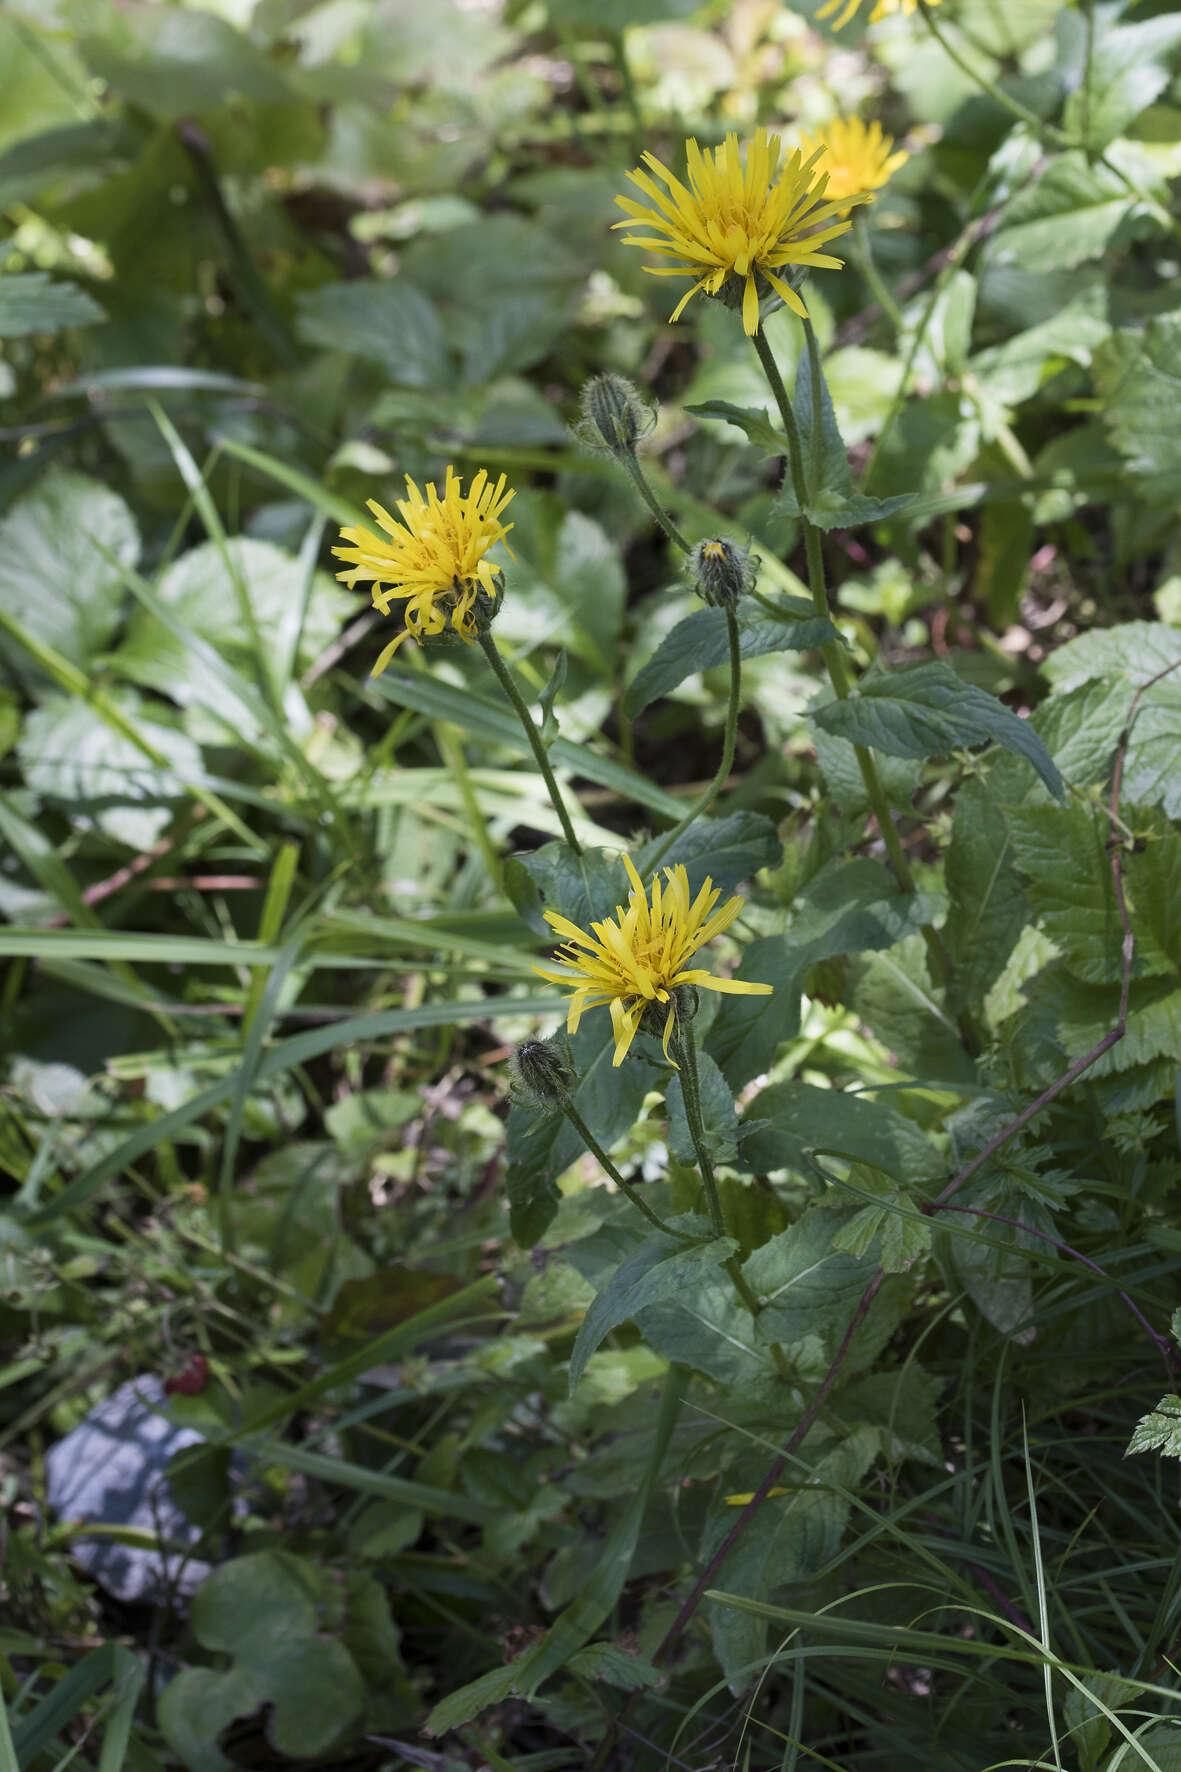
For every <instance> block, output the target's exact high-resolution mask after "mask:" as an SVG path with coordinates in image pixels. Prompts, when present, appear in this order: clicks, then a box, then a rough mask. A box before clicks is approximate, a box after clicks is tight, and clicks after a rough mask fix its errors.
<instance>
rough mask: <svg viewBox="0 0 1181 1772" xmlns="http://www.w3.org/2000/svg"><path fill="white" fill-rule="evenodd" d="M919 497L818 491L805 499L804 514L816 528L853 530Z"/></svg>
mask: <svg viewBox="0 0 1181 1772" xmlns="http://www.w3.org/2000/svg"><path fill="white" fill-rule="evenodd" d="M917 497H918V494H917V493H915V492H898V493H895V494H894V496H893V497H892V498H869V497H867V496H866V494H865V493H862V492H848V493H842V492H839V491H833V492H821V493H818V494H817V495H816V497H815V498H810V499H809V500H808V504H807V509H806V512H805V515H806V516H807V517H808V519H809V520H810V521H811V522H813V523H815V525H816V527H817V529H856V528H858V527H859V526H860V525H861V524H862V523H878V522H880V521H881V520H882V518H883V517H892V516H893V515H894V513H895V511H904V510H905V509H906V507H907V505H911V504H913V503H914V501H915V499H916V498H917Z"/></svg>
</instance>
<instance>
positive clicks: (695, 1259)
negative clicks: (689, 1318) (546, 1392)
mask: <svg viewBox="0 0 1181 1772" xmlns="http://www.w3.org/2000/svg"><path fill="white" fill-rule="evenodd" d="M737 1248H738V1245H737V1243H736V1242H735V1241H734V1239H733V1238H732V1237H715V1238H714V1239H713V1241H712V1242H709V1243H699V1244H697V1245H696V1246H695V1247H692V1248H689V1249H686V1247H685V1245H684V1243H681V1242H677V1241H676V1240H675V1239H674V1238H672V1237H664V1236H659V1235H656V1236H652V1237H649V1238H647V1239H646V1241H645V1242H643V1243H642V1244H641V1245H640V1247H639V1248H638V1249H637V1250H636V1251H635V1253H634V1255H629V1256H628V1257H627V1259H626V1260H625V1261H623V1262H621V1263H620V1265H619V1267H618V1268H617V1269H616V1270H615V1272H614V1274H612V1276H611V1278H610V1280H609V1281H608V1283H607V1285H606V1286H605V1287H603V1289H602V1291H601V1292H599V1293H597V1294H596V1296H595V1299H594V1302H593V1303H592V1304H591V1305H590V1307H589V1308H588V1310H587V1313H586V1315H585V1317H583V1319H582V1322H581V1323H580V1325H579V1329H578V1334H577V1336H576V1337H575V1341H574V1348H573V1351H572V1353H571V1355H570V1392H571V1394H573V1392H574V1389H575V1387H576V1385H577V1384H578V1380H579V1379H580V1378H581V1376H582V1372H583V1368H584V1367H585V1365H586V1363H587V1361H588V1360H589V1359H590V1356H591V1355H592V1354H593V1353H594V1351H595V1349H596V1348H597V1347H598V1345H599V1343H600V1342H601V1341H602V1339H603V1337H604V1336H605V1335H609V1334H610V1332H611V1330H612V1329H616V1328H618V1326H619V1325H620V1323H626V1322H628V1321H630V1320H631V1319H632V1318H633V1317H635V1315H636V1313H637V1311H642V1310H643V1309H644V1307H645V1306H646V1305H652V1304H659V1303H660V1302H661V1301H662V1300H663V1299H667V1298H674V1297H675V1296H676V1295H677V1293H679V1292H681V1291H692V1289H693V1288H694V1286H695V1285H696V1284H697V1282H698V1280H699V1278H700V1277H701V1276H702V1275H703V1274H706V1273H709V1272H710V1271H711V1270H712V1269H713V1268H717V1267H721V1265H722V1263H723V1262H724V1261H726V1260H728V1259H729V1257H730V1256H731V1255H733V1254H734V1253H735V1251H736V1250H737Z"/></svg>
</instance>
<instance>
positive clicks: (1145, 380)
mask: <svg viewBox="0 0 1181 1772" xmlns="http://www.w3.org/2000/svg"><path fill="white" fill-rule="evenodd" d="M1095 379H1096V381H1097V383H1098V385H1099V391H1100V393H1101V394H1102V395H1103V398H1104V419H1105V422H1106V424H1107V428H1108V430H1109V431H1110V433H1111V440H1112V442H1113V443H1114V444H1115V446H1116V448H1117V449H1118V450H1119V452H1120V454H1121V455H1122V456H1123V457H1124V460H1125V461H1126V463H1127V472H1128V475H1129V477H1130V480H1131V484H1132V486H1133V487H1134V488H1135V490H1136V492H1137V493H1138V494H1139V496H1140V497H1141V498H1143V499H1146V500H1147V501H1148V502H1149V503H1152V504H1162V505H1172V504H1173V503H1174V502H1175V501H1176V497H1177V487H1178V484H1181V436H1179V435H1178V429H1177V409H1178V403H1179V402H1181V313H1171V314H1160V315H1158V316H1157V317H1156V318H1154V319H1151V320H1149V321H1148V323H1147V325H1146V326H1145V327H1144V328H1143V330H1138V331H1135V332H1132V331H1121V332H1114V333H1112V335H1111V338H1110V339H1109V341H1108V343H1107V344H1106V345H1104V346H1103V347H1102V348H1101V349H1100V350H1099V352H1098V353H1097V354H1096V358H1095Z"/></svg>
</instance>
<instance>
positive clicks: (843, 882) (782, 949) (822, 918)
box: [707, 857, 938, 1089]
mask: <svg viewBox="0 0 1181 1772" xmlns="http://www.w3.org/2000/svg"><path fill="white" fill-rule="evenodd" d="M937 909H938V902H937V900H935V899H934V898H932V897H930V896H929V895H928V894H925V893H915V894H911V893H903V892H899V890H898V886H897V883H896V882H895V880H894V878H893V876H892V875H891V874H889V873H888V872H887V871H886V869H885V868H883V867H882V866H880V864H879V863H877V862H874V861H869V860H866V859H864V858H860V857H859V858H856V859H854V860H852V861H842V862H836V863H831V864H830V865H829V866H828V867H825V868H823V869H822V870H821V872H820V873H819V874H817V875H816V877H815V879H813V880H812V881H810V882H809V885H808V888H807V890H806V892H805V893H804V895H803V898H802V901H801V903H800V906H799V908H798V910H797V912H796V915H795V916H794V918H793V920H792V924H791V927H790V929H789V930H788V931H787V933H786V934H785V935H766V936H762V937H760V938H759V939H758V940H756V941H752V942H751V943H750V945H749V946H748V947H747V948H745V949H744V951H743V955H742V960H741V962H740V964H739V966H738V969H737V973H736V976H737V977H738V978H741V979H747V980H750V981H752V982H753V981H756V980H757V981H759V982H761V983H763V984H770V985H774V987H775V990H774V994H773V996H772V997H771V998H770V999H769V1000H768V999H766V998H763V997H738V996H733V997H732V996H726V997H723V998H722V1000H721V1003H720V1005H719V1007H718V1011H717V1014H716V1015H715V1017H714V1020H713V1024H712V1026H711V1028H710V1031H709V1036H708V1040H707V1045H708V1048H709V1051H710V1052H711V1053H712V1054H713V1055H714V1057H715V1058H716V1060H717V1062H718V1064H719V1065H720V1067H721V1069H722V1072H723V1073H724V1075H725V1076H726V1078H727V1079H728V1081H729V1082H730V1084H731V1086H732V1088H734V1089H740V1088H741V1087H742V1085H743V1084H744V1083H746V1082H749V1080H750V1078H751V1077H754V1076H757V1075H758V1074H759V1073H760V1072H761V1071H767V1070H770V1068H771V1064H772V1061H773V1060H774V1057H775V1053H776V1050H777V1048H778V1047H779V1046H780V1044H781V1043H782V1042H784V1041H786V1040H794V1039H795V1037H796V1035H797V1034H798V1033H799V1030H800V998H801V994H802V991H803V984H804V976H805V974H806V972H807V970H808V968H809V966H812V965H814V964H815V963H816V962H817V961H819V960H829V959H832V958H834V957H835V956H836V955H838V954H852V953H857V952H860V951H863V950H864V949H867V948H890V947H893V946H894V944H895V942H898V941H901V940H902V938H903V937H904V936H906V935H909V934H911V933H912V932H913V931H914V930H916V929H919V928H921V926H922V925H923V924H924V923H926V922H930V921H931V919H932V918H933V916H934V915H935V913H936V911H937Z"/></svg>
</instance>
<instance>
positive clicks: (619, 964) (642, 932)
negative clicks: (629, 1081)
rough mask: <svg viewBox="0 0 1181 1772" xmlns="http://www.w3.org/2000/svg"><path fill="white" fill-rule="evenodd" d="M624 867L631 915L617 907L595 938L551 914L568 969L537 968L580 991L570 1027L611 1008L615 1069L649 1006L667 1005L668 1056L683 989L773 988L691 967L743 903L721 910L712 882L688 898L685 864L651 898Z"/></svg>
mask: <svg viewBox="0 0 1181 1772" xmlns="http://www.w3.org/2000/svg"><path fill="white" fill-rule="evenodd" d="M623 865H624V867H625V868H626V869H627V877H628V879H629V880H630V881H631V883H632V889H631V892H630V894H629V895H628V901H627V909H626V911H625V910H624V909H623V908H622V906H620V905H616V907H615V915H614V917H607V918H605V919H604V920H603V922H601V923H592V924H591V929H592V931H593V934H590V935H588V934H587V933H586V932H585V931H584V930H582V929H580V928H579V927H578V925H577V923H572V922H571V921H570V919H569V918H568V917H562V916H559V915H558V913H557V911H546V912H545V920H546V922H547V923H548V924H549V925H550V927H551V928H552V929H554V930H555V931H556V933H557V934H558V935H561V936H563V937H564V938H565V939H564V941H563V944H562V946H561V947H559V949H558V951H557V955H556V958H557V959H558V960H559V961H561V966H560V967H557V966H535V967H534V968H533V970H534V971H535V972H539V973H540V974H541V976H542V978H547V979H549V980H550V982H551V983H553V984H562V985H567V986H569V987H570V988H571V989H572V990H573V993H574V994H573V996H572V997H571V999H570V1008H569V1012H568V1014H567V1017H566V1026H567V1028H568V1029H569V1031H570V1032H571V1033H572V1034H573V1033H576V1032H577V1031H578V1024H579V1022H580V1020H581V1019H582V1012H583V1010H584V1009H597V1008H598V1007H599V1005H600V1004H602V1003H606V1004H608V1005H609V1007H610V1010H611V1021H612V1024H613V1026H614V1028H615V1057H614V1060H613V1061H612V1062H613V1063H614V1064H622V1063H623V1060H624V1058H625V1057H626V1055H627V1049H628V1047H629V1046H630V1045H631V1043H632V1041H633V1039H634V1038H635V1035H636V1030H637V1028H638V1027H639V1025H640V1021H641V1018H642V1016H643V1014H644V1011H645V1009H646V1008H647V1007H648V1005H649V1004H650V1003H652V1004H655V1003H667V1004H668V1014H667V1016H666V1017H665V1022H664V1052H665V1057H667V1056H668V1043H669V1040H670V1038H671V1037H672V1032H673V1027H674V1024H675V1021H676V1004H675V1003H674V1001H673V999H672V992H673V990H674V989H675V987H676V986H677V985H681V984H692V985H699V986H701V987H702V988H704V989H705V990H707V991H732V992H734V993H736V994H737V995H741V996H749V995H751V994H758V995H760V996H764V995H767V994H769V993H770V991H771V988H772V987H771V986H770V985H769V984H747V983H745V982H744V981H743V980H741V979H737V978H715V977H714V976H713V974H712V973H709V972H704V971H702V970H701V969H700V968H699V967H691V966H687V965H686V962H687V961H688V960H690V959H692V957H693V955H694V954H695V953H696V952H697V950H698V948H701V947H704V946H705V944H706V942H707V941H712V940H713V938H714V936H715V935H720V934H721V933H722V931H723V929H728V928H729V927H730V925H731V923H732V922H733V921H734V919H735V917H736V916H737V915H738V913H739V911H740V910H741V909H742V900H741V899H740V898H730V899H727V901H726V903H725V904H724V905H723V906H722V908H721V910H714V906H715V905H716V904H717V902H718V899H719V898H720V897H721V896H722V895H721V893H720V891H719V890H718V889H717V887H715V886H714V884H713V882H712V880H706V882H705V884H704V885H703V886H702V888H701V891H700V892H699V893H698V894H697V897H696V898H694V899H692V900H691V899H690V897H689V876H688V875H687V874H686V872H685V870H684V868H683V867H680V866H678V867H672V868H665V870H664V878H665V885H664V886H663V887H662V886H661V883H660V880H659V879H655V880H653V882H652V897H651V901H649V897H648V894H647V893H646V892H645V890H644V883H643V881H642V880H641V879H640V876H639V874H637V872H636V870H635V868H634V866H633V865H632V862H631V858H630V857H629V856H626V855H625V856H624V858H623Z"/></svg>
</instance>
